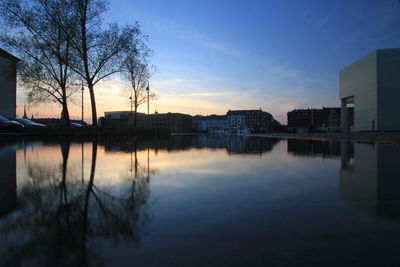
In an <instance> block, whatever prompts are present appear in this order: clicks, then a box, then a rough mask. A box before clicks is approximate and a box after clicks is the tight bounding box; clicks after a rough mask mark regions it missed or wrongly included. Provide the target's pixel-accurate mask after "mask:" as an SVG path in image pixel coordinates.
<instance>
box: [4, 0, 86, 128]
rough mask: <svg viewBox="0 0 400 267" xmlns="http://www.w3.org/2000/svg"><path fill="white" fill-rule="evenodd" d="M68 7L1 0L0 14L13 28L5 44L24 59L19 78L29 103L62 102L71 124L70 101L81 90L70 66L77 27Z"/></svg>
mask: <svg viewBox="0 0 400 267" xmlns="http://www.w3.org/2000/svg"><path fill="white" fill-rule="evenodd" d="M67 4H68V0H47V1H42V0H0V13H1V15H2V17H3V25H4V26H7V27H8V28H9V30H8V31H6V32H3V35H2V36H1V41H2V43H3V44H4V45H6V46H7V47H9V48H11V49H12V50H14V51H16V52H17V54H18V56H20V57H21V58H22V63H21V64H20V66H19V78H20V80H21V81H22V83H23V84H24V86H25V88H26V89H27V90H28V94H27V96H28V102H30V103H31V104H41V103H44V102H56V103H59V104H60V105H61V107H62V118H63V119H64V121H65V124H66V125H69V124H70V119H69V111H68V103H67V102H68V98H69V97H70V96H71V95H72V94H73V93H75V92H76V91H77V90H78V89H79V87H77V86H74V85H73V81H74V80H75V77H74V73H73V72H72V71H71V69H70V67H69V65H73V64H76V61H75V59H74V57H73V54H72V47H71V42H70V40H69V39H70V38H69V37H70V36H72V35H74V32H73V31H74V29H75V28H76V27H75V26H74V23H75V22H74V20H73V19H72V16H71V13H70V12H69V11H68V9H66V8H65V6H67ZM61 25H62V26H63V27H61Z"/></svg>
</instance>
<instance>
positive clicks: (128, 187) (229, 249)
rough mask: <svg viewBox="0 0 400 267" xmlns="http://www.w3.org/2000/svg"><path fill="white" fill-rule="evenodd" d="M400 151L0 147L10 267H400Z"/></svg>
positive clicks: (163, 144)
mask: <svg viewBox="0 0 400 267" xmlns="http://www.w3.org/2000/svg"><path fill="white" fill-rule="evenodd" d="M399 155H400V146H399V145H389V144H375V145H373V144H360V143H350V142H342V143H335V142H322V141H300V140H278V139H267V138H249V137H235V136H206V135H204V136H172V137H171V138H166V139H159V140H136V139H133V138H131V139H115V140H112V139H110V140H101V139H99V140H92V141H89V142H87V141H86V142H77V141H68V140H64V141H62V142H38V141H35V142H30V141H18V142H5V141H2V142H0V164H1V168H0V173H1V174H0V177H1V178H0V257H1V261H0V265H1V266H73V265H74V266H79V265H88V266H132V265H136V266H399V265H400V253H399V249H400V157H399Z"/></svg>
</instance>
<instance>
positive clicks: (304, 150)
mask: <svg viewBox="0 0 400 267" xmlns="http://www.w3.org/2000/svg"><path fill="white" fill-rule="evenodd" d="M287 142H288V148H287V151H288V152H289V153H290V154H292V155H295V156H321V157H331V158H336V157H340V154H341V146H340V142H333V141H320V140H298V139H289V140H288V141H287ZM349 147H350V146H349Z"/></svg>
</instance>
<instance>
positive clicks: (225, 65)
mask: <svg viewBox="0 0 400 267" xmlns="http://www.w3.org/2000/svg"><path fill="white" fill-rule="evenodd" d="M107 20H108V21H110V22H112V21H117V22H118V23H120V24H121V25H122V24H126V23H132V22H134V21H136V20H137V21H139V23H140V24H141V27H142V30H143V32H144V33H145V34H147V35H149V46H150V47H151V48H152V49H153V50H154V52H155V54H154V56H153V59H152V62H153V63H154V65H156V66H157V72H156V73H155V74H154V75H153V77H152V79H151V88H152V90H154V91H155V92H156V93H157V94H158V95H159V96H160V97H159V99H158V100H157V101H153V103H151V112H154V110H157V111H159V112H168V111H171V112H183V113H189V114H192V115H194V114H203V115H206V114H212V113H216V114H224V113H225V112H226V111H227V110H228V109H258V108H262V109H263V110H265V111H269V112H271V113H272V114H273V115H274V116H275V117H276V118H277V119H278V120H280V121H281V122H283V123H285V122H286V113H287V111H289V110H291V109H293V108H307V107H322V106H338V105H339V99H338V75H339V70H340V69H341V68H343V67H345V66H346V65H348V64H350V63H352V62H353V61H355V60H357V59H358V58H360V57H362V56H364V55H366V54H368V53H370V52H372V51H373V50H375V49H382V48H395V47H400V2H399V1H398V0H352V1H344V0H336V1H326V0H302V1H300V0H274V1H272V0H265V1H261V0H246V1H244V0H243V1H242V0H231V1H228V0H213V1H211V0H181V1H179V0H169V1H165V0H112V1H110V9H109V13H108V17H107ZM106 86H107V85H105V87H106ZM108 86H112V87H113V88H118V85H112V84H108ZM119 86H123V85H121V84H120V85H119ZM115 90H117V89H115ZM99 92H100V93H99V94H100V96H99V97H98V107H99V111H100V114H101V112H102V111H106V110H123V109H126V110H127V109H129V104H128V102H127V101H126V99H125V98H126V97H125V98H124V97H123V96H121V93H117V92H116V91H115V92H114V93H113V94H114V98H115V99H117V98H119V100H118V101H119V102H118V101H117V100H115V101H116V102H114V103H113V105H111V104H110V105H108V106H107V101H108V102H109V103H110V101H109V99H110V97H111V96H110V95H109V94H111V93H110V92H111V91H110V90H109V89H104V90H99ZM121 97H122V99H123V100H121ZM102 99H104V101H103V100H102ZM102 101H103V102H104V104H102V103H103V102H102ZM117 102H118V103H117ZM87 103H88V102H87ZM145 109H146V107H145V106H143V107H141V110H143V111H144V110H145ZM76 113H77V117H79V115H78V114H80V113H79V110H78V111H76ZM87 114H89V111H88V112H87ZM73 115H74V114H73Z"/></svg>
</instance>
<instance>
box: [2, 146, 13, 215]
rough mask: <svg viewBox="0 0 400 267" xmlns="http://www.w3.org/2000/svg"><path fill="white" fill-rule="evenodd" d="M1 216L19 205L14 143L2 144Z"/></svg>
mask: <svg viewBox="0 0 400 267" xmlns="http://www.w3.org/2000/svg"><path fill="white" fill-rule="evenodd" d="M0 172H1V179H0V218H1V217H3V216H5V215H7V214H8V213H9V212H11V211H13V210H14V209H15V208H16V207H17V180H16V179H17V178H16V155H15V149H14V148H13V144H6V145H5V146H0Z"/></svg>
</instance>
